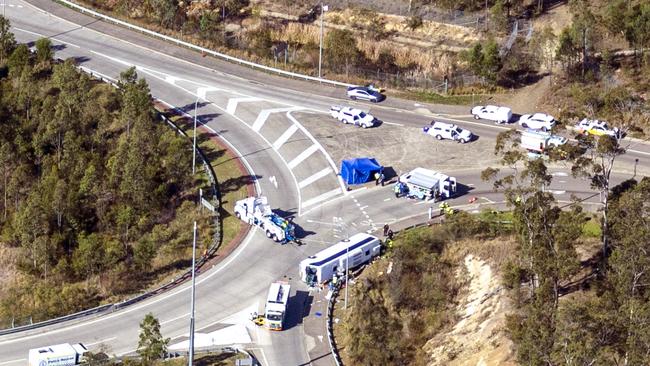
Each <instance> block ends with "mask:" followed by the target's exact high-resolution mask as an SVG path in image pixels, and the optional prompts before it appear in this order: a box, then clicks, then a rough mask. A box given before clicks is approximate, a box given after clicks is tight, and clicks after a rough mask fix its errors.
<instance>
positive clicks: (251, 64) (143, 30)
mask: <svg viewBox="0 0 650 366" xmlns="http://www.w3.org/2000/svg"><path fill="white" fill-rule="evenodd" d="M57 1H59V2H61V3H63V4H65V5H67V6H69V7H71V8H73V9H76V10H79V11H80V12H82V13H86V14H89V15H91V16H93V17H95V18H100V19H103V20H106V21H109V22H112V23H115V24H117V25H121V26H123V27H126V28H129V29H132V30H135V31H138V32H141V33H145V34H148V35H150V36H153V37H156V38H160V39H162V40H165V41H168V42H171V43H175V44H177V45H179V46H183V47H186V48H190V49H193V50H196V51H201V52H203V53H206V54H209V55H212V56H215V57H219V58H222V59H224V60H227V61H231V62H236V63H239V64H242V65H246V66H249V67H252V68H257V69H261V70H265V71H268V72H272V73H276V74H281V75H285V76H290V77H294V78H298V79H304V80H310V81H317V82H320V83H325V84H331V85H337V86H352V84H348V83H343V82H340V81H335V80H329V79H323V78H319V77H315V76H309V75H304V74H299V73H296V72H291V71H285V70H282V69H278V68H275V67H269V66H265V65H260V64H256V63H254V62H251V61H247V60H243V59H240V58H237V57H233V56H230V55H226V54H223V53H220V52H216V51H213V50H210V49H208V48H205V47H200V46H197V45H194V44H192V43H189V42H185V41H181V40H180V39H176V38H174V37H170V36H167V35H164V34H160V33H158V32H154V31H152V30H150V29H146V28H143V27H139V26H137V25H133V24H131V23H127V22H125V21H123V20H119V19H115V18H112V17H109V16H108V15H105V14H102V13H99V12H96V11H94V10H90V9H88V8H85V7H83V6H81V5H78V4H76V3H73V2H71V1H68V0H57Z"/></svg>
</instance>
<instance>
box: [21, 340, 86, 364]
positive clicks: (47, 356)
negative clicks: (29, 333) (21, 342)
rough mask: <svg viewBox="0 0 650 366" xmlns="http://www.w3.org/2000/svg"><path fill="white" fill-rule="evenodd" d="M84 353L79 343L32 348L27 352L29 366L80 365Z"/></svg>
mask: <svg viewBox="0 0 650 366" xmlns="http://www.w3.org/2000/svg"><path fill="white" fill-rule="evenodd" d="M86 352H88V349H87V348H86V346H84V345H83V344H81V343H77V344H70V343H63V344H56V345H54V346H45V347H40V348H34V349H30V350H29V357H28V359H29V366H75V365H79V364H81V362H82V360H83V355H84V353H86Z"/></svg>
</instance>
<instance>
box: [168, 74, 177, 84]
mask: <svg viewBox="0 0 650 366" xmlns="http://www.w3.org/2000/svg"><path fill="white" fill-rule="evenodd" d="M178 80H179V78H177V77H176V76H171V75H167V76H165V81H166V82H168V83H170V84H176V82H177V81H178Z"/></svg>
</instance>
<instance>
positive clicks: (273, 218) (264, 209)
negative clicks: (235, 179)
mask: <svg viewBox="0 0 650 366" xmlns="http://www.w3.org/2000/svg"><path fill="white" fill-rule="evenodd" d="M235 216H236V217H237V218H238V219H240V220H242V221H245V222H247V223H248V224H249V225H255V226H258V227H259V228H260V229H262V230H264V233H265V234H266V237H267V238H269V239H273V240H274V241H276V242H279V243H283V244H284V243H287V242H290V241H295V240H296V234H295V231H296V227H295V225H294V224H292V223H291V222H290V221H289V220H287V219H285V218H283V217H281V216H279V215H277V214H275V213H273V211H272V210H271V206H269V204H268V200H267V198H266V197H264V196H260V197H248V198H244V199H243V200H239V201H237V202H235Z"/></svg>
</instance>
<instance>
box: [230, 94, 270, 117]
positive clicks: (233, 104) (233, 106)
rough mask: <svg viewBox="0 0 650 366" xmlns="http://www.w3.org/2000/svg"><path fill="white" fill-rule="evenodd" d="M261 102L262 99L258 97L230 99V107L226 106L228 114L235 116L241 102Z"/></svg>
mask: <svg viewBox="0 0 650 366" xmlns="http://www.w3.org/2000/svg"><path fill="white" fill-rule="evenodd" d="M260 100H262V99H260V98H256V97H241V98H230V99H228V105H227V106H226V113H228V114H235V111H236V110H237V105H238V104H239V102H257V101H260Z"/></svg>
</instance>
